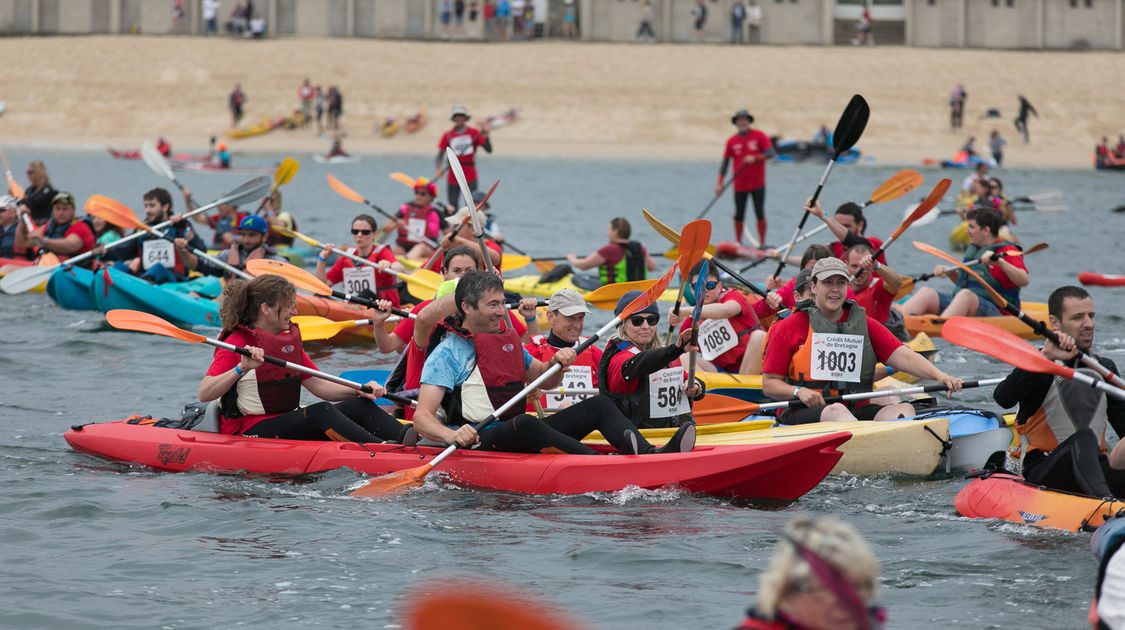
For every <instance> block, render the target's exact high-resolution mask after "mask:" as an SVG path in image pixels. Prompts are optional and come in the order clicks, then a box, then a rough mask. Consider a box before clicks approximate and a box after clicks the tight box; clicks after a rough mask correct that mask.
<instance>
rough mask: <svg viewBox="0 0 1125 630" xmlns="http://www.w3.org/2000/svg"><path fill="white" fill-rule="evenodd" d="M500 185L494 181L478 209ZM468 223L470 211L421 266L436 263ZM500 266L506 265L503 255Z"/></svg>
mask: <svg viewBox="0 0 1125 630" xmlns="http://www.w3.org/2000/svg"><path fill="white" fill-rule="evenodd" d="M499 185H500V180H496V181H494V182H492V186H490V187H489V188H488V192H487V193H485V195H484V199H481V201H480V203H478V204H477V205H476V209H477V210H480V209H481V208H483V207H484V204H486V203H488V200H489V198H491V197H492V193H494V192H496V187H497V186H499ZM468 223H469V216H468V213H466V215H465V217H463V218H462V219H461V222H460V223H459V224H457V225H455V226H453V229H452V230H450V231H449V233H448V234H446V235H445V236H444V237H442V239H440V240H441V245H440V246H439V247H436V248H434V253H433V254H431V255H430V257H429V258H427V259H426V262H425V263H424V264H423V265H421V267H422V268H423V269H429V268H430V265H432V264H434V261H435V260H437V257H438V256H440V255H441V253H442V252H443V251H444V248H445V247H447V246H450V245H452V244H453V242H454V241H456V240H457V236H458V235H459V234H460V233H461V230H462V228H464V227H465V226H466V225H468ZM484 253H485V252H481V254H484ZM525 264H526V263H525ZM500 266H501V267H503V266H504V261H503V257H501V261H500Z"/></svg>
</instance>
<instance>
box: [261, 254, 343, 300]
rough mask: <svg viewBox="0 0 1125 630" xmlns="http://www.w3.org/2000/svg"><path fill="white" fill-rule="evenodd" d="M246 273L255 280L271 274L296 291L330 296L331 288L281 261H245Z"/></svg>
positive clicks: (305, 272)
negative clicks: (300, 290) (289, 284)
mask: <svg viewBox="0 0 1125 630" xmlns="http://www.w3.org/2000/svg"><path fill="white" fill-rule="evenodd" d="M246 271H247V272H248V273H249V274H250V275H252V276H254V277H255V278H256V277H258V276H261V275H264V274H268V273H272V274H274V275H276V276H281V277H282V278H285V279H286V280H288V281H289V282H292V283H293V286H295V287H297V288H298V289H303V290H305V291H308V292H309V293H315V294H317V295H332V288H331V287H329V286H328V285H326V284H324V283H323V282H321V281H320V279H319V278H317V277H316V276H314V275H312V274H311V273H309V272H307V271H305V270H304V269H301V268H300V267H296V266H294V265H290V264H289V263H287V262H285V261H282V260H266V259H264V258H258V259H256V260H251V261H247V263H246Z"/></svg>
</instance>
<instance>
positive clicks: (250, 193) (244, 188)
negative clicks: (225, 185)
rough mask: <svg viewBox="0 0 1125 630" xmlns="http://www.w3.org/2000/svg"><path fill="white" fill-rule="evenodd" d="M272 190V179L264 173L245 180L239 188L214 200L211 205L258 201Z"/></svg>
mask: <svg viewBox="0 0 1125 630" xmlns="http://www.w3.org/2000/svg"><path fill="white" fill-rule="evenodd" d="M269 191H270V180H269V178H268V177H266V176H264V175H262V176H259V177H255V178H254V179H251V180H249V181H246V182H243V183H242V184H240V185H239V186H238V187H237V188H235V189H234V190H232V191H230V192H229V193H227V194H225V195H223V196H222V197H219V198H218V199H216V200H215V201H212V202H211V204H210V205H213V206H223V205H232V206H241V205H242V204H244V203H250V202H251V201H257V200H258V199H261V198H262V197H265V196H266V194H268V193H269Z"/></svg>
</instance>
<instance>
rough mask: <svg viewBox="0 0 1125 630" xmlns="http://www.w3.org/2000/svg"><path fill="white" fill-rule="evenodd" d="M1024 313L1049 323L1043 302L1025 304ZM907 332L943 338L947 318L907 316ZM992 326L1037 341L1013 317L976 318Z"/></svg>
mask: <svg viewBox="0 0 1125 630" xmlns="http://www.w3.org/2000/svg"><path fill="white" fill-rule="evenodd" d="M1021 308H1022V309H1023V312H1024V313H1026V314H1027V315H1028V316H1029V317H1031V318H1032V319H1034V320H1036V321H1040V322H1043V323H1047V305H1046V304H1043V303H1042V302H1024V303H1023V305H1022V307H1021ZM903 318H904V319H905V320H906V332H908V333H910V334H911V335H917V334H918V333H920V332H924V333H926V334H927V335H929V336H931V337H940V336H941V327H942V326H943V325H944V324H945V320H946V319H948V318H946V317H941V316H940V315H905V316H904V317H903ZM973 319H977V320H980V321H982V322H985V323H987V324H989V325H991V326H995V327H997V328H1000V329H1003V330H1006V331H1008V332H1010V333H1013V334H1016V335H1019V336H1020V337H1022V338H1024V339H1037V338H1038V337H1039V335H1036V334H1035V332H1034V331H1033V330H1031V327H1030V326H1028V325H1027V324H1025V323H1023V322H1022V321H1020V320H1019V319H1018V318H1016V317H1013V316H1012V315H999V316H995V317H974V318H973Z"/></svg>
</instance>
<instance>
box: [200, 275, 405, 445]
mask: <svg viewBox="0 0 1125 630" xmlns="http://www.w3.org/2000/svg"><path fill="white" fill-rule="evenodd" d="M296 304H297V291H296V289H294V288H293V285H292V284H289V281H288V280H286V279H284V278H282V277H281V276H275V275H264V276H260V277H258V278H254V279H253V280H250V281H248V282H246V281H242V280H233V281H231V282H230V283H229V284H228V285H227V288H226V290H225V291H224V292H223V306H222V308H221V309H220V311H219V314H220V316H221V317H222V320H223V333H222V335H220V337H219V338H220V339H223V340H224V341H226V342H227V343H230V344H233V345H236V346H241V347H244V348H246V349H247V350H249V351H250V356H248V357H246V356H242V355H240V354H235V353H234V352H230V351H228V350H223V349H216V350H215V356H214V359H213V360H212V361H211V367H210V369H208V370H207V375H206V376H204V377H203V382H202V383H200V385H199V399H200V400H202V401H205V402H206V401H211V400H215V399H220V398H221V401H220V402H221V405H222V409H221V411H220V415H221V418H220V424H219V431H220V432H221V433H226V434H232V435H245V436H250V437H267V438H284V439H290V440H333V441H337V442H349V441H350V442H361V443H362V442H383V441H401V440H402V437H403V435H405V433H406V426H405V425H402V424H400V423H399V422H398V421H396V420H395V419H394V418H392V417H391V416H390V415H388V414H387V413H386V412H385V411H383V410H382V409H379V408H378V407H376V406H375V404H374V403H373V402H372V401H373V400H375V399H376V398H378V397H379V396H382V395H383V393H385V390H384V389H383V386H382V385H380V384H378V383H376V382H374V381H372V382H370V383H367V384H368V385H369V386H370V387H371V389H372V390H373V391H372V393H370V394H365V393H361V392H358V391H357V390H355V389H352V388H350V387H345V386H343V385H337V384H336V383H331V382H329V381H326V380H323V379H319V378H314V377H310V376H307V375H303V374H301V373H300V372H295V371H292V370H289V369H287V368H285V367H281V366H276V365H273V364H272V363H265V362H264V360H263V357H265V356H272V357H277V358H279V359H284V360H285V361H288V362H290V363H295V364H299V365H304V366H306V367H309V368H313V369H315V368H316V366H315V365H313V362H312V361H311V360H310V359H309V356H308V355H307V354H305V351H304V349H303V348H301V331H300V329H299V328H297V325H296V324H294V323H292V321H291V320H290V318H292V317H293V316H294V315H296V314H297V306H296ZM302 385H303V386H304V387H305V389H307V390H309V391H310V392H312V393H313V394H314V395H316V396H317V397H319V398H323V399H324V400H329V401H336V404H332V403H329V402H318V403H315V404H312V405H309V406H308V407H301V406H300V399H301V386H302Z"/></svg>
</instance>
